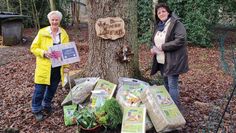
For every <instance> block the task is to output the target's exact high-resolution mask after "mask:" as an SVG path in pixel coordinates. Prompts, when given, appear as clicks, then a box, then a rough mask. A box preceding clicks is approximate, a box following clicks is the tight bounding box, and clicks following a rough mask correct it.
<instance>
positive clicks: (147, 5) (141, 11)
mask: <svg viewBox="0 0 236 133" xmlns="http://www.w3.org/2000/svg"><path fill="white" fill-rule="evenodd" d="M137 6H138V7H137V8H138V39H139V43H147V42H149V40H150V38H151V35H152V32H151V31H152V25H153V23H152V20H153V13H152V2H150V1H149V0H138V5H137Z"/></svg>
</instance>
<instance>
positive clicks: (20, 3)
mask: <svg viewBox="0 0 236 133" xmlns="http://www.w3.org/2000/svg"><path fill="white" fill-rule="evenodd" d="M19 5H20V15H23V13H22V2H21V0H19Z"/></svg>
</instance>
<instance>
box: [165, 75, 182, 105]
mask: <svg viewBox="0 0 236 133" xmlns="http://www.w3.org/2000/svg"><path fill="white" fill-rule="evenodd" d="M178 80H179V75H170V76H166V77H164V86H165V87H166V89H167V90H168V92H169V94H170V96H171V98H172V99H173V100H174V102H175V104H176V105H177V106H179V105H180V102H179V85H178Z"/></svg>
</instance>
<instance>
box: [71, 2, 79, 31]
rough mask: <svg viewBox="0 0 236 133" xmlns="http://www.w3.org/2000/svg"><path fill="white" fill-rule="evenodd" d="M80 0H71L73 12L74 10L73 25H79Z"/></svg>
mask: <svg viewBox="0 0 236 133" xmlns="http://www.w3.org/2000/svg"><path fill="white" fill-rule="evenodd" d="M79 2H80V0H72V1H71V10H72V11H71V12H72V26H73V25H75V27H79V21H80V20H79V13H80V5H79Z"/></svg>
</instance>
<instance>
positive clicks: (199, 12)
mask: <svg viewBox="0 0 236 133" xmlns="http://www.w3.org/2000/svg"><path fill="white" fill-rule="evenodd" d="M167 2H168V4H169V5H170V7H171V9H172V10H173V11H174V12H175V13H176V14H178V15H179V17H180V18H181V21H182V22H183V23H184V24H185V27H186V30H187V37H188V41H189V42H191V43H194V44H196V45H198V46H202V47H211V46H212V44H211V38H212V28H213V27H214V26H215V25H216V24H217V22H218V20H219V8H220V3H219V1H216V0H178V1H176V0H167ZM209 9H210V10H209ZM192 11H194V12H192Z"/></svg>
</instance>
